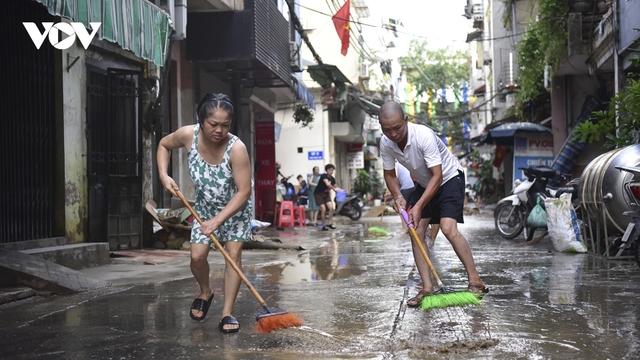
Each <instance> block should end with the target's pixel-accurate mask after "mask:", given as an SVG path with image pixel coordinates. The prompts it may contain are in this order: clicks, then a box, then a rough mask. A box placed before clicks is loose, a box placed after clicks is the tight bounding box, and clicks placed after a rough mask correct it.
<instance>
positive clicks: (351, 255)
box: [0, 213, 640, 360]
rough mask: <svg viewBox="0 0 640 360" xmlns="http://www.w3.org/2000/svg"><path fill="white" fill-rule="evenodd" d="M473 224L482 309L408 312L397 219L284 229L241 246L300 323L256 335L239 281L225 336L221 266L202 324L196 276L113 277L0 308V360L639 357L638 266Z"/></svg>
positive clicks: (446, 258)
mask: <svg viewBox="0 0 640 360" xmlns="http://www.w3.org/2000/svg"><path fill="white" fill-rule="evenodd" d="M465 219H466V224H464V225H461V226H460V230H461V232H462V233H463V234H464V235H465V236H466V237H467V239H468V240H469V242H470V244H471V247H472V250H473V253H474V256H475V259H476V265H477V267H478V270H479V272H480V274H481V276H482V277H483V280H484V282H485V283H486V284H487V286H488V287H489V288H490V292H489V294H487V295H486V296H485V297H484V299H483V301H482V304H481V306H477V307H475V306H467V307H455V308H448V309H436V310H429V311H422V310H416V309H413V308H408V307H407V306H406V300H407V299H408V298H410V297H412V296H413V295H414V294H415V293H416V292H417V291H418V289H419V284H417V283H416V282H417V275H416V272H415V269H414V266H413V257H412V254H411V245H410V239H409V235H408V234H405V233H403V232H401V229H400V222H399V219H398V221H396V220H395V219H393V220H385V222H384V223H382V225H380V226H382V227H385V228H386V229H387V230H388V235H387V236H376V235H375V234H373V233H371V232H368V231H367V228H368V227H369V226H379V224H378V222H377V221H372V222H369V223H367V222H360V223H351V222H348V221H347V220H344V223H343V224H342V225H341V226H339V227H338V229H337V230H334V231H331V232H328V233H327V232H321V231H319V230H316V229H312V230H311V229H304V230H301V229H291V230H286V231H283V232H281V238H282V240H283V242H290V243H300V244H301V245H303V246H304V247H305V248H307V249H309V250H307V251H302V252H293V251H258V250H251V251H249V250H248V251H246V253H247V255H248V253H249V252H252V254H251V256H252V257H254V258H255V257H257V258H259V261H256V262H255V265H250V266H249V265H245V272H246V275H247V277H248V278H249V280H250V281H251V282H252V284H253V285H254V286H255V288H256V289H257V290H258V292H259V293H260V295H261V296H262V297H263V298H264V299H265V300H266V302H267V304H268V305H270V306H276V307H278V308H281V309H284V310H286V311H289V312H292V313H294V314H296V315H297V316H298V317H300V318H301V319H303V321H304V322H305V326H304V327H303V328H292V329H285V330H277V331H274V332H272V333H269V334H256V333H254V332H252V331H251V328H252V327H253V325H254V324H255V314H256V313H257V312H258V311H259V310H260V305H259V304H258V302H257V301H256V300H255V298H254V297H253V296H252V294H251V293H250V292H249V291H248V290H247V288H246V287H245V286H244V285H242V286H241V289H240V294H239V299H238V301H237V304H236V309H235V315H236V317H237V318H238V321H239V322H240V324H241V326H242V330H241V332H240V333H236V334H224V335H223V334H221V333H220V332H219V331H218V321H219V319H220V311H221V307H222V267H221V266H217V265H216V266H214V265H212V285H213V289H214V292H215V294H216V296H215V298H214V301H213V304H212V308H211V309H210V311H209V314H208V317H207V319H206V320H205V321H204V322H202V323H197V322H194V321H193V320H191V319H190V318H189V307H190V304H191V302H192V300H193V298H194V296H196V295H197V292H198V288H197V284H196V283H195V281H194V280H193V279H192V278H186V279H181V280H175V281H165V282H157V283H152V284H143V285H127V286H115V285H114V286H113V287H111V288H107V289H102V290H99V291H92V292H87V293H82V294H76V295H71V296H52V297H50V298H44V299H39V300H31V301H23V302H20V303H12V304H7V305H3V306H0V329H1V330H0V357H2V358H3V359H58V358H60V359H153V358H156V359H201V358H208V359H229V360H231V359H296V360H297V359H336V358H340V359H429V358H433V359H440V358H452V359H457V358H465V359H516V358H518V359H562V358H567V359H595V358H598V359H638V358H640V309H639V307H640V305H639V304H640V302H639V301H638V299H639V298H640V268H638V266H637V265H636V264H635V263H634V262H631V261H605V260H603V259H601V258H599V257H596V256H594V255H592V254H584V255H573V254H562V253H557V252H554V251H553V249H552V247H551V243H550V240H549V239H548V237H547V238H545V239H543V240H542V241H541V242H540V243H538V244H536V245H535V246H527V247H522V246H514V244H518V243H523V242H524V238H523V237H522V236H520V237H519V238H517V239H515V240H504V239H502V238H500V237H499V236H498V235H497V234H496V232H495V230H494V224H493V217H492V216H491V215H490V214H488V213H485V214H482V215H475V216H466V217H465ZM341 221H342V219H341ZM273 234H276V232H274V233H273ZM432 254H433V257H432V258H433V262H434V265H435V267H436V269H437V270H438V272H439V275H440V277H441V278H442V281H443V282H444V284H445V285H447V286H449V287H452V288H454V289H458V290H463V289H466V285H467V281H466V273H465V271H464V268H462V264H461V263H460V262H459V260H458V259H457V257H456V256H455V253H454V252H453V250H452V248H451V246H450V245H449V243H448V241H447V240H446V239H445V238H444V237H443V236H442V234H439V235H438V237H437V240H436V244H435V247H434V249H433V252H432ZM209 257H210V258H212V257H220V254H218V253H215V252H212V253H211V254H210V255H209ZM158 266H162V265H158Z"/></svg>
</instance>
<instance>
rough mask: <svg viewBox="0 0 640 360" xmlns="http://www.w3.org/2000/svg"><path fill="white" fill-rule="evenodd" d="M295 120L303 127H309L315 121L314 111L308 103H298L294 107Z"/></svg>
mask: <svg viewBox="0 0 640 360" xmlns="http://www.w3.org/2000/svg"><path fill="white" fill-rule="evenodd" d="M293 121H294V122H295V123H296V124H298V125H300V127H301V128H303V127H307V126H308V127H309V128H311V124H312V123H313V111H312V110H311V108H310V107H309V106H307V105H306V104H296V105H295V106H294V108H293Z"/></svg>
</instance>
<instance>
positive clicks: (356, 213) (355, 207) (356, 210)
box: [349, 204, 362, 221]
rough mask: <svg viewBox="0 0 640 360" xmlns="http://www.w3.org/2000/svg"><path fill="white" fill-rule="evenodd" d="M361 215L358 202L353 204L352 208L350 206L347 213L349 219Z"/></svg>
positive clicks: (355, 218) (356, 218)
mask: <svg viewBox="0 0 640 360" xmlns="http://www.w3.org/2000/svg"><path fill="white" fill-rule="evenodd" d="M361 216H362V209H361V208H360V206H358V204H354V205H353V208H351V214H349V218H351V220H353V221H356V220H358V219H360V217H361Z"/></svg>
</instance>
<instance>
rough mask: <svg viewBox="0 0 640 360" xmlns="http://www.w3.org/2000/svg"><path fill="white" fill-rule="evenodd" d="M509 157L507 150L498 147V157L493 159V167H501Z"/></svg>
mask: <svg viewBox="0 0 640 360" xmlns="http://www.w3.org/2000/svg"><path fill="white" fill-rule="evenodd" d="M505 156H507V150H506V149H505V148H503V147H502V146H500V145H497V146H496V155H495V158H494V159H493V166H495V167H500V165H502V162H503V161H504V157H505Z"/></svg>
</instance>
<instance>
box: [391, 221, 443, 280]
mask: <svg viewBox="0 0 640 360" xmlns="http://www.w3.org/2000/svg"><path fill="white" fill-rule="evenodd" d="M400 216H401V217H402V220H404V222H405V223H406V224H407V227H408V228H409V232H410V233H411V239H412V240H413V241H414V242H415V243H416V244H417V245H418V247H419V248H420V252H421V253H422V256H423V257H424V261H426V262H427V265H428V266H429V270H431V274H432V275H433V278H434V279H435V280H436V282H437V283H438V286H440V287H442V281H440V278H439V277H438V273H436V269H435V268H434V267H433V264H431V260H429V255H427V252H426V251H424V246H422V242H421V241H420V239H419V238H418V234H417V233H416V229H415V228H414V226H413V223H410V222H409V214H407V211H406V210H405V209H402V211H401V212H400Z"/></svg>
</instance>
